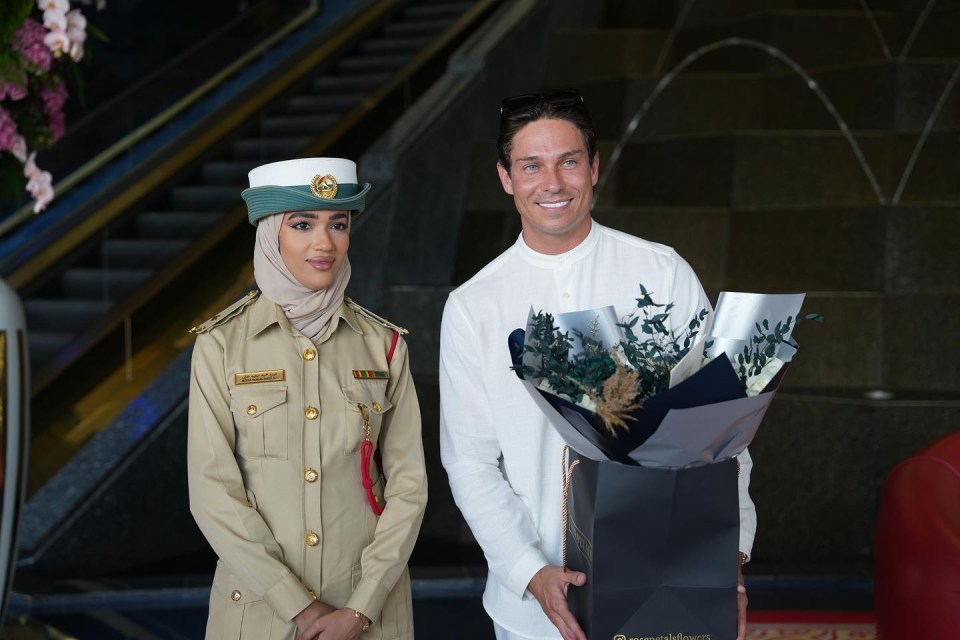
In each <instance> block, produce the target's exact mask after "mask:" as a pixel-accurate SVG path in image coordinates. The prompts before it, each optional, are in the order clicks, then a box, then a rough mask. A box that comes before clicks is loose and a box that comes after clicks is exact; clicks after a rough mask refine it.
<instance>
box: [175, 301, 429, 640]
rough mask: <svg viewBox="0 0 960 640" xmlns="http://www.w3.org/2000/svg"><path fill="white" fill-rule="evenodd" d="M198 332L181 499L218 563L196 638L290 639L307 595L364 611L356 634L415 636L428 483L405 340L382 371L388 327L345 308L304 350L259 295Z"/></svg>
mask: <svg viewBox="0 0 960 640" xmlns="http://www.w3.org/2000/svg"><path fill="white" fill-rule="evenodd" d="M208 324H209V323H208ZM204 329H205V330H204V332H203V333H201V334H200V335H199V336H198V337H197V341H196V345H195V347H194V352H193V362H192V371H191V383H190V410H189V430H188V445H187V448H188V464H189V474H188V475H189V486H190V509H191V512H192V513H193V515H194V518H195V519H196V521H197V523H198V525H199V526H200V529H201V530H202V531H203V533H204V535H205V536H206V538H207V540H208V541H209V542H210V545H211V546H212V547H213V549H214V550H215V551H216V553H217V555H218V556H219V558H220V560H219V562H218V563H217V570H216V575H215V577H214V582H213V588H212V591H211V597H210V617H209V620H208V623H207V638H240V637H241V636H242V637H244V638H248V637H249V638H257V639H258V640H261V639H262V640H266V639H268V638H269V639H275V638H294V637H295V634H296V625H295V624H294V623H293V622H292V619H293V617H294V616H296V614H297V613H299V612H300V611H302V610H303V609H304V608H305V607H307V606H308V605H309V604H310V602H311V600H312V599H313V598H318V599H319V600H321V601H322V602H325V603H327V604H330V605H333V606H335V607H350V608H353V609H357V610H358V611H360V612H361V613H363V614H365V615H366V616H367V617H369V618H370V619H371V620H373V625H371V627H370V629H369V630H368V631H366V632H365V633H364V634H363V635H362V637H363V638H364V639H367V638H377V639H380V638H383V639H384V640H386V639H390V638H404V639H406V638H412V637H413V621H412V603H411V595H410V579H409V574H408V573H407V568H406V563H407V560H408V558H409V556H410V553H411V551H412V549H413V545H414V542H415V540H416V537H417V533H418V531H419V528H420V523H421V521H422V519H423V511H424V507H425V506H426V499H427V489H426V482H427V478H426V471H425V467H424V457H423V445H422V441H421V438H420V410H419V406H418V404H417V396H416V391H415V389H414V384H413V379H412V377H411V374H410V367H409V362H408V357H407V350H406V346H405V343H404V342H403V340H399V341H398V343H397V345H396V350H395V352H394V354H393V358H392V361H391V364H390V365H389V366H388V365H387V352H388V351H389V349H390V344H391V341H392V338H393V332H392V330H391V329H389V328H387V327H385V326H383V325H381V324H379V323H377V322H375V321H373V320H371V319H368V318H367V317H366V316H364V315H361V314H359V313H357V312H355V311H354V309H353V308H352V307H350V306H348V305H347V304H346V303H344V304H341V306H340V308H339V309H338V310H337V312H336V314H335V315H334V317H333V318H332V319H331V321H330V324H329V326H328V328H327V331H326V332H325V333H324V335H322V336H321V337H320V339H319V340H318V344H316V345H314V344H313V343H312V342H311V341H310V339H308V338H306V337H305V336H303V335H302V334H300V333H299V332H298V331H297V330H296V329H295V328H293V327H292V326H291V325H290V323H289V322H288V321H287V318H286V317H285V316H284V314H283V311H282V310H281V309H280V307H278V306H277V305H276V304H274V303H273V302H272V301H270V300H268V299H267V298H265V297H262V296H261V297H260V298H259V299H254V298H253V297H251V298H250V300H249V301H248V302H247V304H245V305H243V306H241V307H240V308H239V309H237V310H234V311H233V312H232V315H229V316H228V317H227V318H226V319H225V320H220V321H219V323H218V324H216V326H213V327H212V328H206V327H205V328H204ZM361 407H363V408H364V409H365V411H366V412H367V413H368V415H369V425H370V438H371V439H372V440H373V442H374V443H375V444H376V445H377V446H378V447H379V449H380V451H381V453H382V457H383V467H384V474H385V475H386V477H387V480H388V481H387V482H386V485H385V487H384V485H383V482H382V479H381V478H379V477H376V476H377V475H378V474H377V472H376V471H373V474H374V476H375V480H376V484H375V486H374V492H375V494H376V495H377V497H378V499H379V500H380V502H381V504H383V503H384V501H385V502H386V506H385V508H384V510H383V513H382V515H380V516H379V517H378V516H376V515H374V513H373V511H372V509H371V507H370V505H369V503H368V499H367V495H366V492H365V490H364V488H363V486H362V484H361V476H360V445H361V443H362V441H363V439H364V425H363V419H362V414H361ZM373 466H374V467H375V465H373Z"/></svg>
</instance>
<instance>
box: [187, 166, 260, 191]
mask: <svg viewBox="0 0 960 640" xmlns="http://www.w3.org/2000/svg"><path fill="white" fill-rule="evenodd" d="M256 166H257V163H256V162H253V161H250V160H246V161H240V162H223V161H218V162H207V163H206V164H204V165H203V169H202V170H201V175H202V176H203V183H204V184H208V185H231V186H233V185H237V186H244V187H245V186H246V185H248V184H249V178H248V176H247V174H249V173H250V171H251V169H254V168H255V167H256Z"/></svg>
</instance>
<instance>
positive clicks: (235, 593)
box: [230, 589, 243, 602]
mask: <svg viewBox="0 0 960 640" xmlns="http://www.w3.org/2000/svg"><path fill="white" fill-rule="evenodd" d="M242 597H243V596H242V595H241V594H240V592H239V591H237V590H236V589H234V590H233V593H231V594H230V598H231V599H232V600H233V601H234V602H239V601H240V598H242Z"/></svg>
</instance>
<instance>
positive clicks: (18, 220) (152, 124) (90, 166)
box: [0, 2, 318, 237]
mask: <svg viewBox="0 0 960 640" xmlns="http://www.w3.org/2000/svg"><path fill="white" fill-rule="evenodd" d="M317 12H318V9H317V5H316V2H311V3H310V5H309V6H308V7H307V8H306V9H305V10H304V11H303V12H301V13H300V14H298V15H297V16H296V17H294V18H293V20H291V21H290V22H288V23H287V24H286V25H284V26H283V27H282V28H281V29H279V30H277V31H275V32H274V33H272V34H271V35H270V36H269V37H267V38H265V39H264V40H262V41H260V43H258V44H257V45H255V46H254V47H252V48H251V49H250V50H248V51H247V52H246V53H244V54H243V55H242V56H240V57H239V58H236V59H235V60H234V61H233V62H232V63H230V64H229V65H227V66H226V67H225V68H224V69H222V70H221V71H220V72H218V73H217V74H216V75H214V76H213V77H212V78H210V79H209V80H207V81H206V82H204V83H203V84H202V85H200V86H199V87H197V88H196V89H194V90H193V91H191V92H190V93H188V94H187V95H185V96H184V97H182V98H181V99H179V100H177V101H176V102H175V103H174V104H173V105H172V106H170V107H168V108H167V109H165V110H163V111H162V112H161V113H159V114H158V115H156V116H154V117H153V118H151V119H150V120H148V121H147V122H146V123H145V124H143V125H141V126H140V127H138V128H137V129H135V130H133V131H132V132H131V133H129V134H127V135H126V136H124V137H123V138H121V139H120V140H118V141H117V142H115V143H114V144H112V145H110V146H109V147H107V148H106V149H105V150H104V151H101V152H100V153H98V154H97V155H96V156H94V157H93V158H92V159H90V161H88V162H86V163H84V164H83V165H81V166H80V167H79V168H78V169H76V170H75V171H73V172H72V173H70V174H69V175H68V176H67V177H65V178H64V179H62V180H60V181H59V182H57V183H56V184H55V185H54V193H55V194H57V196H61V195H63V194H64V193H66V192H68V191H70V190H71V189H72V188H73V187H75V186H76V185H77V184H79V183H80V182H82V181H83V180H85V179H87V178H89V177H90V176H91V175H93V174H94V173H95V172H97V171H98V170H100V169H102V168H103V167H104V166H106V165H107V164H108V163H109V162H111V161H113V160H114V159H116V158H117V157H118V156H120V155H121V154H122V153H124V152H126V151H127V150H129V149H130V148H131V147H133V146H134V145H135V144H137V143H139V142H141V141H142V140H143V139H144V138H146V137H147V136H149V135H150V134H152V133H153V132H155V131H157V130H158V129H160V128H161V127H163V126H164V125H166V124H167V123H169V122H170V121H171V120H173V119H174V118H175V117H177V116H178V115H180V114H181V113H183V112H184V111H186V110H187V109H188V108H189V107H191V106H193V105H194V104H196V103H197V102H198V101H199V100H200V99H201V98H203V97H204V96H206V95H207V94H209V93H210V92H211V91H213V90H214V89H216V88H217V87H219V86H220V85H221V84H222V83H223V82H224V81H225V80H226V79H227V78H229V77H230V76H232V75H233V74H234V73H236V72H237V71H239V70H240V69H242V68H243V67H244V66H246V65H247V64H249V63H250V62H251V61H252V60H255V59H256V58H258V57H260V56H261V55H263V54H264V53H265V52H266V51H268V50H269V49H270V48H271V47H273V46H274V45H276V44H277V43H278V42H280V41H281V40H283V39H284V38H285V37H287V36H288V35H290V33H292V32H293V31H295V30H296V29H299V28H300V27H301V26H303V24H305V23H306V22H307V21H308V20H309V19H310V18H312V17H313V16H315V15H316V14H317ZM33 215H34V213H33V203H32V202H31V203H28V204H25V205H24V206H22V207H21V208H20V209H18V210H17V211H15V212H14V213H12V214H11V215H9V216H7V217H6V218H4V219H3V220H0V237H3V236H4V235H5V234H7V233H9V232H10V231H12V230H13V229H15V228H17V227H18V226H20V225H21V224H23V223H24V222H25V221H26V220H29V219H30V218H32V217H33Z"/></svg>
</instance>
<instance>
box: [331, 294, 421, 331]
mask: <svg viewBox="0 0 960 640" xmlns="http://www.w3.org/2000/svg"><path fill="white" fill-rule="evenodd" d="M343 301H344V302H346V303H347V306H348V307H350V308H351V309H353V310H354V311H356V312H357V313H359V314H360V315H362V316H363V317H364V318H366V319H367V320H371V321H373V322H376V323H377V324H379V325H381V326H384V327H386V328H387V329H393V330H394V331H396V332H397V333H399V334H401V335H406V334H408V333H410V332H409V331H407V330H406V329H404V328H403V327H398V326H397V325H395V324H393V323H392V322H390V321H389V320H387V319H386V318H381V317H380V316H378V315H377V314H375V313H374V312H373V311H370V310H369V309H364V308H363V307H361V306H360V305H358V304H357V303H356V302H354V301H353V300H351V299H350V297H349V296H344V297H343Z"/></svg>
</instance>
